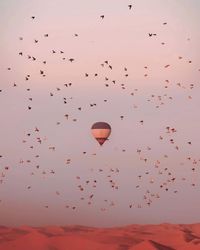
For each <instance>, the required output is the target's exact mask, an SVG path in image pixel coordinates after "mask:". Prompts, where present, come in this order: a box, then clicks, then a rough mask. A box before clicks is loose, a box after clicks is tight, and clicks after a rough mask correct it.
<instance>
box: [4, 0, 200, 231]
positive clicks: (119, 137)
mask: <svg viewBox="0 0 200 250" xmlns="http://www.w3.org/2000/svg"><path fill="white" fill-rule="evenodd" d="M129 4H132V5H133V7H132V9H131V10H129V8H128V5H129ZM199 10H200V3H199V1H197V0H192V1H191V0H190V1H189V0H182V1H180V0H179V1H173V0H169V1H161V0H152V1H147V0H146V1H145V0H140V1H139V0H137V1H133V2H131V1H121V0H117V1H116V0H115V1H114V0H111V1H109V3H108V1H105V0H102V1H94V0H93V1H92V0H86V1H68V0H67V1H64V0H57V1H47V0H45V1H42V2H41V1H39V0H34V1H25V0H18V1H16V0H15V1H11V0H8V1H7V0H2V1H1V3H0V12H1V13H0V30H1V34H2V35H1V39H0V50H1V60H0V74H1V83H0V89H1V90H2V92H0V105H1V109H0V117H1V130H0V138H1V141H0V155H2V156H3V157H2V158H0V176H2V177H1V178H0V179H2V180H3V181H2V184H1V185H0V200H1V202H0V214H1V215H2V218H1V221H0V224H5V225H21V224H29V225H46V224H84V225H93V226H112V225H122V224H130V223H160V222H174V223H194V222H197V221H198V219H199V210H200V201H199V195H200V193H199V190H200V189H199V187H200V186H199V185H200V184H199V179H200V172H199V158H198V157H199V147H200V144H199V138H198V136H199V126H200V119H199V116H198V113H199V112H198V111H199V110H198V109H199V105H200V98H199V75H200V71H199V69H200V61H199V42H200V31H199V25H198V24H199V22H200V18H199ZM100 15H105V18H104V19H103V20H101V18H100ZM31 16H35V19H34V20H32V19H31ZM165 22H166V23H167V24H166V25H163V23H165ZM46 33H48V35H49V36H48V37H44V34H46ZM75 33H77V34H78V37H75V36H74V34H75ZM149 33H156V34H157V35H156V36H152V37H149V35H148V34H149ZM19 37H23V40H20V39H19ZM35 39H36V40H38V43H34V40H35ZM162 43H164V44H162ZM52 50H55V51H56V53H55V54H52ZM60 51H63V52H64V53H63V54H61V53H60ZM19 52H23V56H20V55H19ZM28 55H30V56H33V57H35V58H36V61H33V60H32V59H28V57H27V56H28ZM64 57H65V58H66V59H65V60H63V59H62V58H64ZM180 57H181V58H180ZM69 58H74V59H75V61H74V62H73V63H70V62H69V61H68V59H69ZM44 60H45V61H46V62H47V63H46V64H43V63H42V62H43V61H44ZM106 60H108V62H109V65H111V66H112V70H111V69H109V67H108V65H107V64H106V63H104V61H106ZM190 61H191V62H190ZM102 63H104V67H102V66H101V64H102ZM166 65H170V66H169V67H166V68H165V66H166ZM145 66H147V67H148V68H147V69H145V68H144V67H145ZM8 67H11V70H10V71H8V70H7V68H8ZM124 67H126V68H127V71H124ZM40 70H43V71H44V72H45V75H46V76H45V77H42V76H41V74H40ZM85 73H88V74H89V76H88V77H85ZM95 73H98V76H97V77H95V76H94V74H95ZM126 73H128V77H125V74H126ZM28 74H30V79H29V80H28V81H26V80H25V77H26V76H27V75H28ZM145 74H147V76H146V77H145V76H144V75H145ZM105 77H107V78H108V81H105ZM112 80H115V81H116V84H113V82H112ZM166 80H168V81H169V82H166ZM70 82H71V83H72V86H71V87H68V88H66V87H65V86H64V84H65V83H67V84H68V83H70ZM14 83H15V84H17V87H13V84H14ZM177 83H180V86H179V85H177ZM105 84H109V87H106V86H105ZM121 84H124V85H125V89H122V85H121ZM191 84H194V88H191V86H192V85H191ZM166 85H167V86H168V88H165V86H166ZM27 88H30V91H27ZM56 88H60V90H59V91H58V90H57V89H56ZM50 93H53V96H52V97H51V96H50ZM131 93H134V95H131ZM152 95H154V97H152ZM159 96H160V97H161V99H162V100H161V101H160V100H159ZM191 97H192V98H191ZM28 98H33V100H32V101H30V100H29V99H28ZM63 98H66V101H67V104H64V103H63ZM171 98H172V99H171ZM105 99H107V102H104V100H105ZM162 102H163V104H161V103H162ZM93 103H96V104H97V106H94V107H90V104H93ZM28 106H31V107H32V109H31V110H28ZM156 106H158V108H157V107H156ZM79 107H82V110H81V111H79V110H78V108H79ZM65 114H69V119H68V120H67V119H66V118H65V116H64V115H65ZM122 115H123V116H124V119H123V120H121V119H120V116H122ZM73 119H77V121H76V122H74V121H73ZM141 120H143V121H144V123H143V125H142V124H141V123H140V121H141ZM96 121H106V122H108V123H109V124H110V125H111V127H112V134H111V136H110V139H109V141H108V142H106V143H105V144H104V146H103V147H101V148H100V147H99V145H98V144H97V142H96V141H95V140H94V139H93V138H92V136H91V133H90V127H91V126H92V124H93V123H94V122H96ZM57 122H60V124H59V125H57ZM36 126H37V127H38V128H39V130H40V131H39V132H35V127H36ZM167 126H170V128H175V129H176V130H177V132H176V133H170V134H168V133H166V127H167ZM27 133H30V134H31V136H27ZM159 136H162V137H163V138H164V139H163V140H160V139H159ZM38 137H40V138H42V144H41V145H40V144H39V143H38V142H37V138H38ZM170 139H173V140H174V142H175V143H174V144H173V143H170ZM23 140H25V141H26V143H23V142H22V141H23ZM188 142H192V144H191V145H189V144H188ZM31 146H33V149H31V148H30V147H31ZM51 146H54V147H55V148H56V150H55V152H53V151H52V150H51V149H49V147H51ZM176 146H178V147H179V149H178V150H176V148H175V147H176ZM148 147H150V148H151V150H149V149H148ZM124 149H125V150H126V151H125V152H123V150H124ZM138 149H141V150H142V152H141V154H138V153H137V150H138ZM84 151H85V152H87V153H86V154H83V152H84ZM94 153H95V154H96V155H93V154H94ZM37 155H39V157H38V158H37V157H36V156H37ZM165 155H167V156H168V157H167V158H166V156H165ZM188 157H190V158H191V160H188V159H187V158H188ZM69 158H70V159H71V162H70V164H66V160H67V159H69ZM144 159H147V162H145V161H144ZM20 160H23V161H24V163H23V164H20ZM27 160H30V161H31V162H30V163H28V162H27ZM158 161H159V162H160V164H159V167H158V168H155V164H157V162H158ZM196 162H197V163H196ZM37 165H39V166H40V168H39V169H37V168H36V166H37ZM7 166H9V169H8V170H6V169H5V167H7ZM194 167H195V170H192V168H194ZM166 168H167V170H165V169H166ZM99 169H103V172H99ZM111 169H112V170H111ZM116 169H119V173H118V172H116ZM51 170H54V171H55V174H51V173H50V171H51ZM43 171H45V173H46V174H42V173H43ZM112 171H114V172H112ZM147 172H148V174H147ZM161 172H162V174H161ZM32 173H34V174H32ZM169 173H170V174H171V175H170V174H169ZM109 175H111V176H112V177H108V176H109ZM140 175H141V176H142V178H141V179H140V178H138V176H140ZM77 176H79V177H80V180H79V179H77ZM173 177H174V178H176V180H175V181H174V182H173V183H172V182H169V183H168V185H167V188H169V191H165V188H160V186H161V185H162V184H163V183H166V182H168V180H169V178H173ZM183 178H186V180H184V179H183ZM110 179H112V180H113V181H114V182H115V183H116V185H117V186H118V189H113V188H111V187H110V186H111V185H110V182H109V181H110ZM87 180H90V183H89V184H86V181H87ZM94 180H96V181H97V185H96V187H95V188H94V187H93V185H94V183H93V181H94ZM91 183H93V184H91ZM192 184H195V186H192ZM79 185H81V186H84V191H83V192H81V191H80V190H79V187H78V186H79ZM138 185H139V188H137V187H136V186H138ZM29 186H30V187H31V188H30V189H28V187H29ZM56 191H57V192H59V193H60V195H57V194H56ZM147 191H150V194H148V193H147ZM174 191H178V193H174ZM92 194H93V195H94V198H92V204H91V205H88V201H90V199H89V198H88V197H89V196H90V195H92ZM147 194H148V195H147ZM145 195H147V196H148V199H151V201H152V202H151V206H150V207H149V206H147V205H146V202H145V200H144V196H145ZM156 195H159V197H160V198H155V197H156ZM150 196H151V197H150ZM81 197H84V199H85V200H84V201H83V200H81V199H80V198H81ZM105 200H107V201H105ZM113 204H114V206H113ZM130 204H134V205H133V208H131V209H130V207H129V206H130ZM46 205H48V208H45V207H44V206H46ZM66 205H69V206H70V207H69V208H66ZM140 205H141V206H142V208H138V206H140ZM72 206H76V209H75V210H73V209H72V208H71V207H72ZM102 210H103V211H102ZM104 210H105V211H104Z"/></svg>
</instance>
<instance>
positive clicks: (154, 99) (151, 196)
mask: <svg viewBox="0 0 200 250" xmlns="http://www.w3.org/2000/svg"><path fill="white" fill-rule="evenodd" d="M132 9H133V6H132V4H130V5H128V10H130V11H132ZM99 18H100V21H105V20H106V16H105V15H100V17H99ZM30 19H31V20H32V21H33V22H37V17H36V16H31V17H30ZM162 25H164V26H167V22H164V23H162ZM43 36H44V38H45V39H49V37H51V34H48V33H46V34H44V35H43ZM73 36H74V37H75V38H76V39H78V37H79V34H78V33H74V35H73ZM146 36H147V37H148V38H149V39H152V38H153V37H156V36H157V34H156V33H152V32H150V33H148V34H146ZM19 40H20V41H23V40H24V37H19ZM189 40H190V39H189V38H188V41H189ZM33 43H34V44H38V45H39V43H40V41H39V39H33ZM162 45H165V43H164V42H162ZM17 53H18V55H19V57H24V58H25V59H28V60H29V61H32V62H39V63H41V64H42V65H43V66H45V69H43V67H42V68H41V69H40V70H39V72H38V75H40V76H41V77H42V78H43V77H44V78H45V77H48V73H47V67H46V66H48V60H43V61H42V62H41V61H40V59H39V58H37V57H36V56H34V55H31V54H28V55H27V54H25V52H24V51H18V52H17ZM50 53H51V54H52V55H54V54H59V55H61V60H62V61H68V62H69V63H73V64H74V63H76V59H75V58H67V57H66V56H65V51H64V50H57V49H55V48H53V49H52V50H51V52H50ZM177 60H183V56H179V57H178V58H177ZM187 63H189V64H191V63H192V61H191V60H187ZM99 67H101V68H103V69H106V70H107V69H108V70H113V65H112V63H111V62H110V61H109V60H107V59H105V60H104V61H103V62H100V64H99ZM169 67H170V64H166V65H164V69H167V68H169ZM122 68H123V72H124V77H125V79H126V78H128V77H129V71H128V68H127V67H126V66H123V67H122ZM12 70H13V68H11V67H10V66H9V67H7V71H9V72H12ZM197 70H198V71H200V69H197ZM144 71H145V73H144V78H148V76H149V66H147V65H144ZM98 76H99V73H98V70H97V72H94V73H93V74H91V73H88V72H85V74H84V75H83V76H82V77H83V78H89V77H98ZM101 77H102V76H101ZM103 78H104V86H105V88H109V87H112V86H116V87H117V88H119V89H120V90H126V89H127V86H126V84H125V83H120V82H119V81H117V80H116V79H109V77H107V76H103ZM24 80H25V82H28V81H30V80H31V74H30V73H29V74H25V76H24ZM172 85H174V86H175V87H177V88H181V89H185V90H188V92H189V94H188V96H187V97H188V99H189V100H191V99H192V94H191V91H192V90H193V89H194V88H195V84H194V83H192V84H183V83H176V84H174V83H172V82H171V81H170V80H167V79H166V80H165V81H164V83H163V89H164V90H165V89H168V88H171V87H172ZM73 86H74V84H73V83H72V82H70V81H69V82H67V83H63V85H62V86H58V87H56V88H55V91H50V92H49V93H48V94H49V96H50V98H53V97H54V96H55V95H56V93H57V92H63V93H66V92H65V90H66V89H68V88H72V87H73ZM9 87H10V86H9ZM12 87H13V88H18V87H19V88H20V83H19V84H18V83H13V84H12ZM7 91H9V88H7V89H6V88H5V89H0V92H1V93H0V94H1V95H3V94H4V92H5V94H6V92H7ZM26 91H27V92H28V93H29V96H28V101H29V104H28V106H27V111H28V112H31V110H32V109H33V108H34V98H33V97H32V95H31V87H27V88H26ZM138 92H139V89H138V88H135V89H134V90H133V91H131V92H130V93H128V94H129V95H131V96H135V95H138ZM80 94H81V93H80ZM0 98H1V97H0ZM72 99H73V97H71V96H70V97H68V96H64V97H62V103H63V104H64V105H67V104H68V103H69V102H70V100H72ZM173 100H174V97H173V96H171V95H169V94H167V93H164V94H163V95H156V94H151V95H150V96H149V97H148V98H147V102H149V103H152V104H153V105H154V106H155V108H160V107H161V106H162V105H164V104H165V103H167V101H173ZM109 101H110V100H108V99H103V102H104V103H109ZM97 105H98V103H94V102H92V103H88V107H89V108H95V107H96V106H97ZM76 108H77V110H78V111H84V108H83V107H81V106H78V107H76ZM133 108H134V109H138V108H139V107H138V105H137V104H133ZM63 118H64V119H65V120H66V121H68V120H70V119H71V121H73V122H77V121H78V118H77V117H76V118H75V117H73V116H72V117H71V115H70V114H67V113H66V114H63ZM124 119H125V116H124V115H121V114H120V115H119V122H121V121H123V120H124ZM137 122H138V124H139V125H141V126H143V125H144V123H145V120H140V121H137ZM60 124H61V122H60V121H56V125H57V126H59V125H60ZM29 131H30V132H27V133H26V135H25V137H24V139H23V140H22V143H23V144H24V145H27V147H28V148H29V149H30V150H32V149H33V148H35V147H36V145H38V146H39V145H41V144H45V143H46V145H47V144H48V143H47V138H46V136H45V135H43V134H42V132H41V131H40V128H39V127H38V126H36V127H35V128H34V129H32V130H30V129H29ZM177 133H178V131H177V129H176V128H175V127H171V126H168V125H166V128H165V131H163V134H160V135H159V136H158V140H159V141H160V142H162V141H165V142H166V141H167V143H168V144H170V145H171V146H172V147H174V149H175V150H177V151H178V150H180V146H179V145H178V144H177V142H176V140H175V135H176V134H177ZM31 142H32V143H33V144H34V145H30V143H31ZM35 142H36V144H35ZM186 144H187V145H188V146H192V141H190V140H188V141H187V142H186ZM47 147H48V150H49V153H53V152H55V151H56V150H57V148H56V146H55V145H47ZM151 150H152V148H151V146H147V147H146V148H145V149H140V148H138V149H137V152H136V153H137V155H138V159H139V160H140V161H141V162H142V163H143V164H144V165H145V164H146V165H147V164H148V163H149V159H148V157H146V152H149V151H151ZM125 152H126V149H122V153H125ZM82 154H83V155H86V156H87V155H88V153H87V152H86V151H83V152H82ZM96 154H97V153H93V154H92V155H93V156H95V155H96ZM5 157H6V156H5V155H0V161H1V160H2V159H3V158H5ZM168 157H169V155H167V154H165V155H164V159H167V158H168ZM34 158H36V159H38V164H36V165H35V168H36V170H38V171H39V170H40V169H42V166H41V165H40V164H39V159H40V154H39V153H38V154H36V155H35V156H34ZM32 161H33V159H24V158H21V159H20V160H19V163H18V164H20V165H22V166H26V165H28V164H31V163H32ZM72 161H73V159H71V158H67V159H65V165H66V166H70V164H71V162H72ZM34 162H35V161H34ZM181 164H182V165H184V164H187V165H189V166H190V168H191V172H192V173H194V174H195V173H196V172H197V171H198V168H199V164H200V159H196V158H193V157H192V156H188V157H187V158H186V161H185V162H182V163H181ZM146 165H145V166H146ZM153 169H154V171H156V173H157V175H156V176H153V175H152V173H151V169H150V168H149V169H148V170H146V171H145V172H143V173H141V171H140V170H139V171H138V176H137V179H138V182H137V183H136V185H135V189H138V190H140V188H141V186H142V181H143V180H144V179H145V181H147V179H146V177H147V178H148V181H147V182H148V183H149V188H147V189H146V191H145V193H144V194H142V202H141V203H137V202H135V201H130V202H129V203H128V204H127V207H128V208H143V207H146V206H151V204H152V203H153V201H154V200H157V199H159V198H160V197H161V194H162V192H163V191H165V192H172V193H174V194H177V193H178V192H179V190H178V187H177V186H176V188H173V186H174V185H175V183H176V181H177V180H178V181H180V178H179V177H177V176H176V175H175V173H174V172H173V171H172V170H171V169H170V168H168V167H163V166H162V160H158V159H157V160H155V161H154V164H153ZM9 171H11V167H9V166H7V165H6V166H5V167H2V166H1V169H0V184H4V183H6V181H5V178H6V173H7V172H9ZM91 171H92V172H93V173H94V172H95V173H96V175H102V174H105V180H106V182H107V184H108V185H109V187H110V188H111V189H112V190H113V191H118V190H119V189H120V184H119V183H118V182H117V176H118V175H120V171H121V170H120V169H119V168H115V167H114V168H110V169H104V168H103V167H102V168H98V169H95V168H92V169H91ZM30 174H31V175H32V176H34V175H35V172H34V171H32V172H31V173H30ZM41 174H42V175H56V169H51V170H42V171H41ZM91 176H92V174H91ZM159 176H162V181H159V180H160V178H159ZM74 181H76V183H77V189H78V190H79V191H80V201H83V202H84V201H85V202H87V204H88V205H92V204H94V202H95V201H94V198H95V190H96V189H97V188H98V187H99V186H101V183H100V181H99V180H98V178H90V179H89V178H87V179H86V178H84V177H82V176H79V175H77V176H75V180H74ZM181 181H183V182H185V181H187V177H186V176H185V177H181ZM155 183H156V184H157V183H159V184H158V186H159V188H158V189H157V190H156V191H151V185H154V184H155ZM190 185H191V186H192V187H195V186H196V185H197V184H196V183H195V182H192V183H190ZM26 189H27V190H31V189H32V186H31V185H29V186H27V187H26ZM88 189H89V190H90V193H89V194H88ZM85 190H87V192H86V193H87V194H86V195H84V192H85ZM55 194H56V195H58V196H59V195H62V194H61V192H60V191H59V190H56V191H55ZM1 202H3V201H2V200H1ZM113 206H116V202H115V201H113V200H109V199H104V205H103V206H101V208H100V210H101V211H102V212H104V211H107V210H108V209H109V207H113ZM43 207H44V208H49V205H48V204H43ZM65 207H66V208H67V209H72V210H76V209H78V206H77V205H76V204H66V206H65Z"/></svg>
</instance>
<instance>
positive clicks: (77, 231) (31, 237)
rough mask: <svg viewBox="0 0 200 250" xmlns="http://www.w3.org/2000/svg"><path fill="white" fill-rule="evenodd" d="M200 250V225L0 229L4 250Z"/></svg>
mask: <svg viewBox="0 0 200 250" xmlns="http://www.w3.org/2000/svg"><path fill="white" fill-rule="evenodd" d="M27 249H29V250H102V249H103V250H199V249H200V224H191V225H181V224H180V225H175V224H160V225H129V226H124V227H113V228H93V227H85V226H60V227H59V226H46V227H28V226H21V227H5V226H1V227H0V250H27Z"/></svg>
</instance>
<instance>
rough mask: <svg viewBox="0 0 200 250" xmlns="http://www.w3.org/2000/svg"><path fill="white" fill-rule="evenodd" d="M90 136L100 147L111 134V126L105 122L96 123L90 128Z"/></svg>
mask: <svg viewBox="0 0 200 250" xmlns="http://www.w3.org/2000/svg"><path fill="white" fill-rule="evenodd" d="M91 130H92V135H93V136H94V138H95V139H96V140H97V141H98V143H99V144H100V145H101V146H102V145H103V144H104V142H105V141H106V140H107V139H108V137H109V135H110V133H111V126H110V125H109V124H108V123H106V122H96V123H94V124H93V125H92V127H91Z"/></svg>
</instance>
